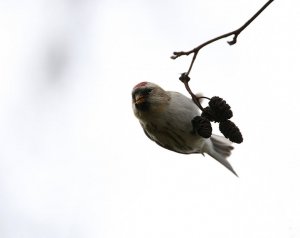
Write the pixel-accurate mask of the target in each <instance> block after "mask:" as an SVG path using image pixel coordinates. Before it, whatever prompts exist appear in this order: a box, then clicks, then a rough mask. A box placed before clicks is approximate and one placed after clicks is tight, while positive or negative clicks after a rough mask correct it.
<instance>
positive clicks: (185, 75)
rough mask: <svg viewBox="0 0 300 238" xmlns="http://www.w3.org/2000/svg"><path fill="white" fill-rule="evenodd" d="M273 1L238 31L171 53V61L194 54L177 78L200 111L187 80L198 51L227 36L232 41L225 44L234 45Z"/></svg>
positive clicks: (266, 4)
mask: <svg viewBox="0 0 300 238" xmlns="http://www.w3.org/2000/svg"><path fill="white" fill-rule="evenodd" d="M273 1H274V0H269V1H268V2H267V3H265V5H263V6H262V7H261V8H260V9H259V10H258V11H257V12H256V13H255V14H254V15H253V16H252V17H251V18H250V19H249V20H248V21H247V22H246V23H245V24H244V25H242V26H241V27H240V28H238V29H236V30H234V31H231V32H228V33H226V34H223V35H221V36H218V37H216V38H213V39H211V40H209V41H206V42H204V43H203V44H201V45H199V46H198V47H196V48H194V49H192V50H190V51H179V52H174V53H173V56H171V59H177V58H178V57H180V56H183V55H190V54H192V53H193V54H194V55H193V58H192V61H191V64H190V67H189V69H188V71H187V72H186V73H182V74H181V77H180V78H179V79H180V80H181V82H183V83H184V86H185V88H186V90H187V91H188V93H189V94H190V95H191V97H192V99H193V101H194V103H195V104H196V105H197V106H198V107H199V108H200V109H201V111H203V107H202V106H201V104H200V102H199V99H198V98H197V96H196V95H195V94H194V93H193V92H192V90H191V89H190V87H189V81H190V78H189V74H190V72H191V70H192V67H193V65H194V62H195V60H196V58H197V55H198V53H199V51H200V50H201V49H202V48H203V47H205V46H207V45H209V44H211V43H213V42H215V41H217V40H221V39H223V38H226V37H228V36H231V35H233V39H232V40H231V41H228V42H227V43H228V44H229V45H234V44H235V43H236V42H237V38H238V36H239V34H240V33H241V32H242V31H243V30H245V28H246V27H247V26H249V25H250V24H251V22H252V21H254V19H255V18H257V17H258V16H259V15H260V14H261V13H262V11H263V10H265V9H266V8H267V7H268V6H269V5H270V4H271V3H272V2H273Z"/></svg>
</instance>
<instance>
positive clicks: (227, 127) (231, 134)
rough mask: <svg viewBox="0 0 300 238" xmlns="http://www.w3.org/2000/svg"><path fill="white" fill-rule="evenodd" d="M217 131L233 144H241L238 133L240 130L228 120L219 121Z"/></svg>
mask: <svg viewBox="0 0 300 238" xmlns="http://www.w3.org/2000/svg"><path fill="white" fill-rule="evenodd" d="M219 129H220V131H221V132H222V134H223V135H224V136H225V137H226V138H228V139H229V140H231V141H232V142H235V143H238V144H240V143H242V142H243V136H242V134H241V132H240V129H239V128H238V127H237V126H236V125H235V124H234V123H233V122H232V121H230V120H226V121H221V122H220V124H219Z"/></svg>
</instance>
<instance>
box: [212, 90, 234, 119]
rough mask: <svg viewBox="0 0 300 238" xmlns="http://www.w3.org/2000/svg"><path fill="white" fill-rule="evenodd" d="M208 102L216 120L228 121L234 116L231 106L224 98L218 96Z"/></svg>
mask: <svg viewBox="0 0 300 238" xmlns="http://www.w3.org/2000/svg"><path fill="white" fill-rule="evenodd" d="M208 104H209V106H210V108H211V110H212V112H213V114H214V120H215V121H216V122H221V121H226V120H228V119H230V118H231V117H232V116H233V113H232V111H231V109H230V106H229V105H228V104H227V103H226V101H225V100H224V99H222V98H220V97H218V96H215V97H212V98H211V99H210V101H209V103H208Z"/></svg>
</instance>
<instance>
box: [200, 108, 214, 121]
mask: <svg viewBox="0 0 300 238" xmlns="http://www.w3.org/2000/svg"><path fill="white" fill-rule="evenodd" d="M201 116H202V117H205V118H206V119H208V120H209V121H216V119H215V117H214V113H213V111H212V110H211V108H210V107H206V108H204V110H203V112H202V114H201Z"/></svg>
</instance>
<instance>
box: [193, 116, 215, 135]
mask: <svg viewBox="0 0 300 238" xmlns="http://www.w3.org/2000/svg"><path fill="white" fill-rule="evenodd" d="M192 125H193V130H194V132H195V133H197V134H198V135H200V136H202V137H204V138H209V137H211V133H212V127H211V124H210V121H209V120H208V119H206V118H205V117H202V116H196V117H194V118H193V120H192Z"/></svg>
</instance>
